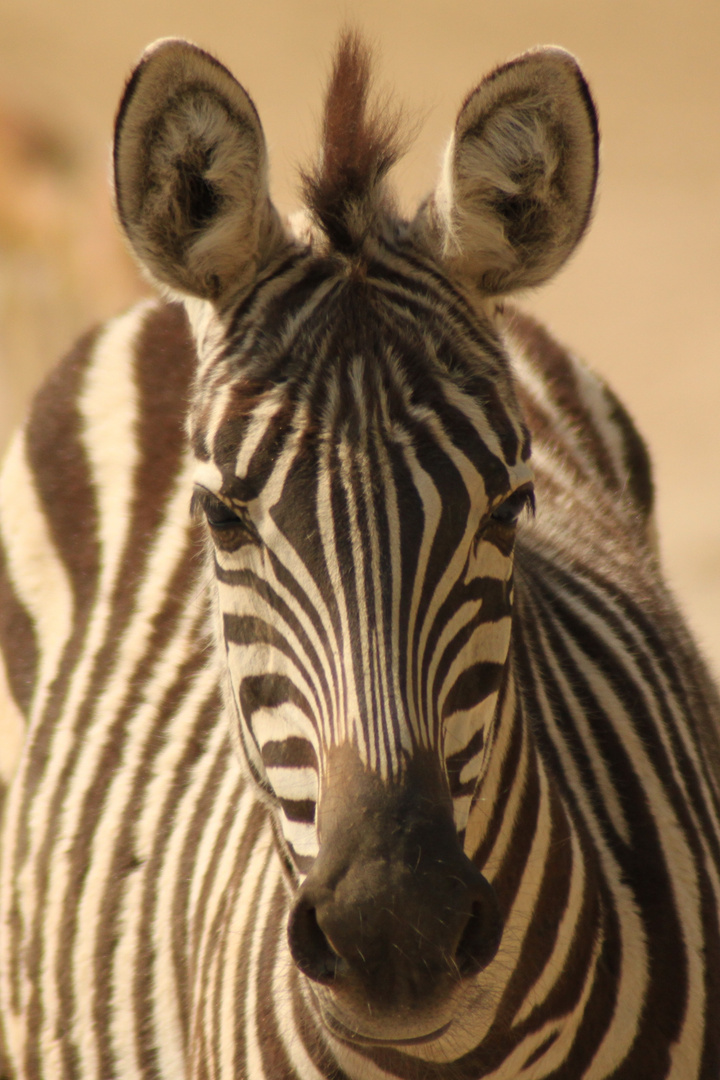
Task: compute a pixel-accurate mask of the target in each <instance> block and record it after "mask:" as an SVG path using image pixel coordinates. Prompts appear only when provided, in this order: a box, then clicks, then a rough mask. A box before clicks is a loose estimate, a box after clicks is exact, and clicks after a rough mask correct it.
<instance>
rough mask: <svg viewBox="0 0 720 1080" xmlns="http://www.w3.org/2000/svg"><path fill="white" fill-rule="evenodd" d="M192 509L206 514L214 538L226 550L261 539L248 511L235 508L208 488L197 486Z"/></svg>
mask: <svg viewBox="0 0 720 1080" xmlns="http://www.w3.org/2000/svg"><path fill="white" fill-rule="evenodd" d="M190 511H191V513H197V512H199V511H200V512H202V513H203V514H204V515H205V520H206V521H207V523H208V525H209V527H210V532H211V533H212V536H213V539H214V540H215V542H216V543H217V545H218V547H221V548H223V550H225V551H235V550H236V549H237V548H239V547H241V546H242V545H243V544H256V543H258V542H259V540H260V537H259V536H258V534H257V530H256V529H255V526H254V525H253V523H252V521H251V520H250V518H249V516H248V515H247V513H244V512H243V510H234V509H233V508H232V507H231V506H228V504H227V503H225V502H223V500H222V499H218V497H217V496H216V495H213V494H212V492H210V491H208V490H207V489H206V488H202V487H196V488H195V491H194V493H193V497H192V502H191V504H190Z"/></svg>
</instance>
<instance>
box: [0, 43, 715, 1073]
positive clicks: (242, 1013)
mask: <svg viewBox="0 0 720 1080" xmlns="http://www.w3.org/2000/svg"><path fill="white" fill-rule="evenodd" d="M370 89H371V80H370V53H369V50H368V49H367V47H366V46H365V45H364V43H363V42H362V40H361V39H360V38H359V36H358V35H356V34H354V33H350V32H349V33H346V34H345V35H343V37H342V39H341V41H340V44H339V47H338V50H337V53H336V56H335V60H334V67H333V72H332V75H331V78H330V82H329V88H328V91H327V97H326V105H325V113H324V120H323V131H322V140H321V153H320V157H319V163H318V164H317V165H316V166H315V167H314V168H312V169H308V170H306V171H305V172H304V173H303V178H302V187H303V196H304V207H305V209H304V211H303V212H302V213H301V214H300V215H298V216H297V217H296V218H294V219H293V221H292V222H291V223H286V222H284V221H283V220H281V217H280V215H279V213H278V211H277V210H276V208H275V206H274V205H273V203H272V201H271V199H270V195H269V187H268V174H267V167H268V166H267V150H266V145H265V140H264V136H263V131H262V126H261V123H260V119H259V117H258V113H257V111H256V109H255V106H254V105H253V103H252V101H251V99H250V98H249V96H248V95H247V93H246V92H245V90H244V89H243V88H242V87H241V86H240V84H239V83H238V82H236V80H235V79H234V77H233V76H232V75H231V74H230V72H229V71H228V70H227V69H226V68H224V67H223V66H222V65H221V64H220V63H219V62H218V61H217V60H216V59H214V58H213V57H212V56H211V55H209V54H208V53H206V52H204V51H203V50H201V49H199V48H198V47H197V46H194V45H191V44H189V43H187V42H184V41H181V40H178V39H164V40H162V41H160V42H158V43H156V44H155V45H154V46H152V47H151V48H150V49H149V50H148V51H147V52H146V53H145V54H144V56H143V58H142V59H141V61H140V63H139V65H138V67H137V68H136V69H135V71H134V73H133V74H132V76H131V78H130V80H129V82H128V84H127V87H126V90H125V93H124V96H123V98H122V101H121V104H120V107H119V112H118V117H117V123H116V129H115V142H114V164H115V191H116V203H117V211H118V217H119V220H120V223H121V226H122V228H123V230H124V232H125V235H126V237H127V239H128V240H129V243H130V245H131V247H132V248H133V250H134V251H135V253H136V255H137V256H138V258H139V260H140V263H141V264H142V266H143V267H144V268H145V269H146V271H147V272H148V274H149V275H150V276H151V278H152V279H153V280H154V281H155V282H156V283H157V284H158V286H159V287H160V290H161V298H160V299H157V300H152V301H150V300H149V301H144V302H143V303H141V304H140V305H139V306H138V307H136V308H134V309H133V310H131V311H130V312H128V313H126V314H124V315H121V316H119V317H118V318H116V319H114V320H111V321H109V322H108V323H106V324H105V325H103V326H101V327H99V328H96V329H95V330H92V331H90V332H89V333H88V334H87V335H86V336H85V337H84V338H83V339H82V340H81V341H80V342H79V343H78V345H77V346H76V347H75V349H74V350H73V351H72V352H71V353H70V354H69V355H68V356H67V357H66V359H65V360H64V361H63V362H62V363H61V365H60V366H59V367H58V368H57V369H56V370H55V371H54V373H52V374H51V375H50V377H49V379H48V380H47V382H46V383H45V385H44V386H43V387H42V388H41V390H40V391H39V393H38V395H37V397H36V399H35V402H34V405H33V407H32V410H31V413H30V415H29V417H28V420H27V422H26V424H25V426H24V428H23V429H22V431H21V432H20V433H19V434H18V436H17V437H16V439H15V441H14V442H13V444H12V445H11V448H10V451H9V454H8V457H7V461H6V464H5V467H4V470H3V473H2V480H1V484H0V538H1V541H2V543H1V545H0V644H1V645H2V656H3V664H2V666H1V667H0V679H1V680H2V687H0V689H2V693H3V699H4V704H3V715H2V722H3V733H4V734H3V739H2V747H3V750H2V757H1V758H0V766H1V768H2V778H3V781H4V807H3V823H2V850H1V859H2V866H1V874H0V1023H1V1025H2V1026H1V1030H2V1040H1V1043H0V1061H1V1062H2V1068H0V1075H2V1076H3V1077H7V1078H13V1080H20V1078H27V1080H29V1078H33V1080H35V1078H40V1077H52V1078H53V1080H55V1078H71V1077H77V1078H83V1080H89V1078H91V1077H92V1078H99V1080H110V1078H112V1077H123V1078H124V1080H125V1078H131V1077H138V1078H140V1077H142V1078H161V1077H172V1078H174V1080H176V1078H178V1077H187V1078H192V1080H205V1078H210V1077H212V1078H233V1080H238V1078H248V1080H290V1078H293V1080H300V1078H302V1080H322V1078H326V1080H329V1078H333V1080H389V1078H391V1077H398V1078H400V1077H402V1078H404V1080H415V1078H418V1080H419V1078H431V1077H433V1078H436V1080H440V1078H444V1077H446V1078H448V1080H450V1078H452V1080H457V1078H463V1080H477V1078H480V1077H483V1078H485V1077H487V1078H494V1080H501V1078H502V1080H511V1078H513V1080H515V1078H517V1080H520V1078H522V1080H538V1078H541V1077H553V1078H557V1080H560V1078H561V1077H562V1078H564V1080H581V1078H582V1080H600V1078H610V1077H614V1078H616V1080H619V1078H633V1080H661V1078H663V1080H671V1078H672V1080H700V1078H702V1080H717V1078H718V1077H719V1076H720V1023H718V1018H719V1017H720V926H719V912H720V903H719V899H720V813H719V808H720V807H719V804H720V792H719V786H718V784H719V782H718V777H719V776H720V771H719V769H718V763H719V759H720V749H719V745H718V744H719V730H720V726H719V718H720V706H719V703H718V697H717V694H716V691H715V689H714V687H713V684H712V680H711V679H710V677H709V675H708V673H707V671H706V669H705V667H704V665H703V662H702V660H701V659H700V657H699V655H698V652H697V650H696V648H695V646H694V644H693V642H692V641H691V639H690V637H689V635H688V633H687V631H686V630H685V628H684V625H683V623H682V620H681V618H680V616H679V615H678V613H677V611H676V608H675V605H674V603H673V601H672V599H671V598H670V597H669V595H668V592H667V590H666V588H665V586H664V584H663V581H662V576H661V572H660V567H659V558H658V552H657V544H656V539H655V531H654V524H653V483H652V473H651V466H650V462H649V458H648V454H647V451H646V449H645V446H644V443H643V441H642V439H641V437H640V436H639V434H638V433H637V430H636V428H635V426H634V424H633V422H632V420H631V418H630V417H629V415H628V413H627V412H626V411H625V409H624V407H623V406H622V404H621V403H620V402H619V401H618V399H617V398H616V397H615V396H614V394H613V393H612V391H611V390H610V389H609V388H608V387H607V386H606V385H605V384H604V383H603V382H602V381H601V380H600V379H599V378H598V377H597V376H596V375H594V374H593V373H592V372H591V371H590V370H589V369H588V368H586V367H585V366H584V365H583V364H582V363H581V362H580V361H579V360H578V359H577V358H576V357H575V356H574V355H573V354H572V353H570V352H568V351H567V350H566V349H564V348H563V347H561V346H560V345H558V344H557V343H556V342H555V340H554V339H553V338H552V337H551V336H550V335H549V333H548V332H547V331H546V330H545V329H543V328H542V327H541V326H540V325H539V324H537V323H536V322H534V321H533V320H532V319H531V318H529V317H528V316H525V315H523V314H521V313H520V312H519V311H517V310H516V309H515V308H513V307H511V306H510V303H509V299H508V298H509V297H511V296H512V294H513V293H515V292H517V291H519V290H523V289H525V288H528V287H531V286H536V285H539V284H541V283H542V282H544V281H546V280H547V279H548V278H550V277H551V276H552V275H553V274H554V273H555V272H556V271H557V270H558V269H559V268H560V267H561V266H562V265H563V264H564V263H565V262H566V261H567V259H568V258H569V256H570V255H571V254H572V252H573V251H574V250H575V248H576V247H577V244H578V243H579V241H580V239H581V237H582V236H583V234H584V232H585V230H586V228H587V225H588V222H589V219H590V215H591V210H592V206H593V201H594V194H595V187H596V177H597V164H598V126H597V119H596V113H595V107H594V104H593V101H592V98H591V95H590V91H589V89H588V86H587V84H586V81H585V79H584V77H583V75H582V73H581V71H580V69H579V67H578V65H577V63H576V61H575V60H574V59H573V58H572V57H571V56H570V55H569V54H568V53H566V52H564V51H562V50H560V49H558V48H554V47H553V48H542V49H536V50H533V51H530V52H528V53H525V54H523V55H521V56H519V57H518V58H516V59H514V60H511V61H509V62H508V63H506V64H504V65H502V66H500V67H498V68H497V69H495V70H494V71H493V72H492V73H491V74H490V75H488V76H487V77H486V78H485V79H484V80H483V81H482V82H481V83H480V84H479V86H478V87H477V88H476V89H475V90H473V91H472V92H471V93H470V94H469V95H468V97H467V98H466V100H465V102H464V103H463V105H462V107H461V109H460V111H459V114H458V117H457V121H456V125H455V128H454V131H453V133H452V136H451V139H450V142H449V145H448V149H447V153H446V155H445V159H444V165H443V168H442V174H441V178H440V180H439V183H438V187H437V189H436V191H435V192H434V193H433V194H432V195H431V196H430V197H429V198H428V199H427V200H426V202H424V203H423V204H422V205H421V206H420V207H419V209H418V210H417V213H416V214H415V216H414V217H413V218H411V219H406V218H405V217H403V216H402V214H401V213H400V211H399V209H398V208H397V205H396V203H395V202H394V200H393V197H392V193H391V190H390V187H389V181H388V173H389V172H390V169H391V167H392V166H393V164H394V163H395V162H396V160H397V159H398V157H399V156H400V154H401V153H402V152H403V150H404V149H405V142H404V135H403V129H402V125H401V124H400V121H399V120H398V118H397V116H396V115H395V114H393V113H391V112H389V111H388V110H387V109H384V110H383V109H382V108H379V107H377V106H374V105H373V104H372V101H371V99H370V97H369V95H370ZM186 414H187V420H186ZM531 439H532V456H531ZM189 505H191V513H188V507H189Z"/></svg>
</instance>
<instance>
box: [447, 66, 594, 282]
mask: <svg viewBox="0 0 720 1080" xmlns="http://www.w3.org/2000/svg"><path fill="white" fill-rule="evenodd" d="M597 171H598V125H597V116H596V113H595V107H594V105H593V101H592V98H591V96H590V91H589V90H588V87H587V83H586V82H585V79H584V78H583V75H582V73H581V71H580V68H579V67H578V65H577V63H576V61H575V60H574V58H573V57H572V56H571V55H570V54H569V53H567V52H565V51H564V50H563V49H556V48H544V49H537V50H534V51H532V52H528V53H525V54H524V55H522V56H520V57H518V58H517V59H515V60H511V61H510V62H509V63H507V64H505V65H503V66H502V67H499V68H498V69H497V70H496V71H494V72H492V73H491V74H490V75H489V76H488V77H487V78H486V79H485V80H484V81H483V82H482V83H481V84H480V85H479V86H478V87H477V89H476V90H474V91H473V92H472V93H471V94H470V96H469V97H468V98H467V100H466V101H465V103H464V105H463V107H462V109H461V110H460V113H459V115H458V118H457V123H456V125H455V131H454V134H453V136H452V138H451V141H450V145H449V147H448V150H447V156H446V159H445V168H444V173H443V178H442V180H441V183H440V185H439V187H438V190H437V192H436V194H435V197H434V199H433V200H432V201H431V203H430V205H429V207H428V209H427V211H426V214H427V215H428V216H429V218H430V221H431V222H432V230H433V232H434V233H435V236H436V239H438V240H439V242H440V245H441V249H442V254H443V256H444V257H445V259H447V260H448V261H449V262H451V263H452V264H454V265H455V268H456V269H457V270H458V271H460V272H461V273H463V274H465V275H467V276H469V277H471V278H472V279H473V280H474V281H475V282H476V283H477V284H478V285H479V286H480V287H481V288H482V289H483V291H485V292H486V293H488V294H491V295H492V294H498V293H504V292H508V291H510V290H512V289H518V288H524V287H527V286H532V285H538V284H540V283H541V282H543V281H546V280H547V279H548V278H549V277H550V276H551V275H552V274H554V273H555V272H556V271H557V270H559V268H560V267H561V266H562V264H563V263H564V262H565V260H566V259H567V258H568V257H569V255H570V254H571V253H572V251H573V250H574V248H575V247H576V245H577V244H578V242H579V240H580V238H581V237H582V235H583V233H584V231H585V229H586V227H587V224H588V221H589V219H590V213H591V209H592V203H593V197H594V194H595V183H596V180H597ZM426 223H427V222H426Z"/></svg>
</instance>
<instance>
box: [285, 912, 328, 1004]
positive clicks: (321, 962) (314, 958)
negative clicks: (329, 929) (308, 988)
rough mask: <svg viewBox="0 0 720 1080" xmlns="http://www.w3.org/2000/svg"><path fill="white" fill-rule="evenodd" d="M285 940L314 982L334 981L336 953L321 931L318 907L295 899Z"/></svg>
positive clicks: (295, 959) (294, 956)
mask: <svg viewBox="0 0 720 1080" xmlns="http://www.w3.org/2000/svg"><path fill="white" fill-rule="evenodd" d="M288 942H289V945H290V952H291V953H292V957H293V960H294V961H295V963H296V964H297V966H298V967H299V968H300V970H301V971H302V972H303V974H305V975H307V977H308V978H309V979H312V980H313V982H318V983H324V984H325V985H328V984H329V983H332V982H334V981H335V976H336V974H337V965H338V961H339V959H340V958H339V957H338V955H337V953H336V952H335V951H334V950H333V948H332V947H331V945H330V943H329V941H328V939H327V938H326V936H325V934H324V933H323V931H322V929H321V927H320V925H319V923H318V920H317V911H316V909H315V908H314V907H313V906H312V904H309V903H307V902H304V901H302V900H301V901H300V902H299V903H297V904H296V905H295V907H294V909H293V912H292V914H291V916H290V921H289V923H288Z"/></svg>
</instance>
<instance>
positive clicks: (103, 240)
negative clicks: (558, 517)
mask: <svg viewBox="0 0 720 1080" xmlns="http://www.w3.org/2000/svg"><path fill="white" fill-rule="evenodd" d="M347 21H350V22H352V23H355V24H356V25H359V26H361V27H364V28H365V29H366V31H367V32H368V34H369V35H370V36H371V38H372V39H373V40H375V41H376V43H377V45H378V50H379V55H380V63H379V68H380V73H381V79H382V80H383V81H385V82H386V83H387V84H389V85H390V86H393V87H394V88H395V90H396V91H397V93H398V95H399V97H400V98H401V99H403V100H404V101H406V102H407V104H408V105H409V106H410V107H411V109H415V108H417V109H418V111H419V114H420V115H422V116H423V117H424V125H423V128H422V132H421V134H420V136H419V138H418V139H417V141H416V143H415V146H414V148H413V150H412V151H411V153H410V154H409V156H408V158H407V159H406V161H405V162H403V164H402V166H401V167H400V168H399V170H398V174H397V180H398V185H399V187H400V190H401V192H402V196H403V199H404V201H405V202H406V203H407V204H408V205H411V204H412V203H413V202H414V201H416V200H417V198H419V197H420V196H422V195H423V194H424V193H425V192H426V191H427V190H429V189H430V187H431V186H432V185H433V184H434V181H435V176H436V172H437V163H438V158H439V153H440V149H441V147H442V145H443V143H444V140H445V139H446V137H447V135H448V134H449V131H450V127H451V125H452V123H453V120H454V116H455V113H456V111H457V109H458V107H459V105H460V103H461V101H462V99H463V98H464V96H465V94H466V93H467V91H468V90H469V89H470V88H471V87H472V86H473V85H474V84H475V83H476V82H477V81H478V80H479V78H480V77H481V76H482V75H483V73H484V72H486V71H487V70H488V69H489V68H490V67H491V66H492V65H494V64H496V63H497V62H499V61H502V60H504V59H506V58H507V57H509V56H511V55H513V54H515V53H518V52H521V51H523V50H525V49H527V48H529V47H531V46H533V45H536V44H540V43H556V44H561V45H564V46H565V47H566V48H568V49H570V50H572V51H573V52H574V53H575V54H576V55H577V56H578V57H579V58H580V60H581V62H582V64H583V66H584V69H585V71H586V74H587V76H588V78H589V80H590V82H591V85H592V88H593V92H594V95H595V98H596V101H597V103H598V106H599V111H600V118H601V125H602V130H603V138H604V143H603V171H602V179H601V195H600V201H599V206H598V210H597V213H596V218H595V222H594V224H593V226H592V230H591V232H590V235H589V236H588V238H587V239H586V241H585V242H584V244H583V247H582V249H581V251H580V253H579V254H578V255H577V256H576V258H575V259H574V260H573V262H572V263H571V265H570V266H569V267H568V268H567V269H566V270H565V271H564V272H563V273H562V274H561V275H560V277H559V279H558V280H557V281H555V282H554V283H553V284H551V285H550V286H548V287H547V288H546V289H544V290H543V291H541V292H538V293H537V295H533V296H530V297H527V298H526V300H525V304H526V306H527V307H529V308H530V309H531V310H533V311H535V312H536V313H538V314H539V315H540V316H541V317H543V318H544V319H545V320H546V322H547V323H548V324H549V325H550V326H551V328H552V329H553V330H554V332H555V333H556V334H557V335H558V336H559V337H560V338H561V339H562V340H563V341H565V342H566V343H569V344H571V345H572V347H573V348H574V349H576V350H577V351H578V352H579V353H580V354H581V355H583V356H584V357H585V358H586V359H587V360H588V361H589V362H590V363H591V364H592V365H593V366H594V367H595V368H597V369H598V370H599V371H601V372H602V373H603V374H605V376H606V377H607V378H608V379H609V380H610V381H611V383H612V384H613V386H614V387H615V389H616V390H617V391H618V392H619V393H620V395H621V396H622V397H623V399H624V400H625V402H626V403H627V404H628V405H629V407H630V408H631V410H632V412H633V413H634V415H635V417H636V419H637V421H638V423H639V426H640V428H641V430H642V431H643V433H644V434H645V436H646V438H647V440H648V442H649V444H650V446H651V449H652V453H653V457H654V460H655V464H656V476H657V484H658V488H659V518H660V535H661V544H662V551H663V556H664V561H665V566H666V569H667V573H668V576H669V578H670V580H671V582H672V585H673V587H674V588H675V590H676V592H677V594H678V596H679V598H680V600H681V603H682V606H683V607H684V609H685V610H686V612H687V615H688V618H689V619H690V622H691V624H692V626H693V627H694V629H695V631H696V633H697V636H698V637H699V639H700V640H701V642H702V644H703V647H704V649H705V652H706V655H707V656H708V657H709V659H710V661H711V663H712V664H713V666H714V668H715V670H716V672H718V673H720V482H719V481H718V449H719V448H720V433H719V431H718V414H719V412H720V363H719V362H718V343H719V342H720V329H719V328H718V325H717V321H716V312H717V307H718V295H719V293H720V290H719V286H720V211H719V209H718V208H719V206H720V80H719V78H718V68H717V55H718V47H719V46H720V4H718V2H717V0H706V2H693V0H685V2H684V3H682V4H681V3H680V2H679V0H674V2H668V0H654V2H653V3H650V2H649V0H596V2H593V3H578V2H577V0H565V2H562V0H522V2H519V0H517V2H516V0H506V2H504V3H502V4H500V3H493V2H483V0H357V2H352V0H346V2H343V3H338V2H333V0H262V2H259V0H257V2H255V3H238V2H234V3H229V2H227V0H207V2H205V3H199V2H198V0H193V2H189V0H174V2H173V3H169V2H164V0H122V3H119V2H118V3H115V4H106V3H102V2H100V3H98V0H63V3H57V2H56V0H1V2H0V109H2V110H4V114H3V115H5V116H6V117H9V118H10V120H9V122H8V123H7V124H6V132H5V148H6V153H5V160H4V162H3V161H0V288H4V291H5V298H4V300H3V299H0V443H4V441H5V440H6V438H7V434H8V431H9V428H10V426H11V425H12V424H13V423H15V422H16V421H17V419H18V417H19V415H20V414H21V411H22V409H23V407H24V403H25V400H26V398H27V395H28V394H29V393H30V391H31V389H32V386H33V385H34V384H35V383H36V382H37V381H38V380H39V378H40V377H41V373H42V371H43V370H44V368H45V367H46V366H47V365H49V364H50V363H51V362H52V361H53V359H54V358H55V356H56V354H57V352H58V351H60V350H62V349H63V348H65V347H67V345H68V344H69V343H70V341H71V340H72V338H73V337H74V335H75V334H76V333H77V332H78V331H79V330H80V329H82V327H83V325H84V324H85V323H86V322H87V321H88V320H89V319H91V318H96V317H102V316H105V315H107V314H110V313H111V312H112V311H113V310H116V309H119V308H120V307H121V306H122V305H123V304H125V303H127V302H128V301H129V300H130V299H132V297H133V296H134V295H136V294H137V292H138V289H139V286H138V283H137V280H136V278H135V277H134V275H133V272H132V270H131V268H130V267H129V264H128V263H127V262H126V261H125V260H124V259H123V256H122V254H121V253H120V252H119V248H118V245H117V243H116V240H115V239H114V233H113V226H112V221H111V216H110V213H109V210H108V206H109V202H108V200H107V199H106V195H105V187H104V178H103V172H104V171H105V168H106V157H107V145H108V140H109V136H110V131H111V126H112V119H113V112H114V108H115V105H116V102H117V99H118V95H119V93H120V90H121V87H122V84H123V80H124V78H125V77H126V75H127V73H128V69H129V68H130V66H131V65H132V63H133V60H134V59H135V57H136V56H137V55H138V54H139V52H140V51H141V50H142V48H143V47H144V45H145V44H147V43H148V42H150V41H152V40H153V39H155V38H157V37H160V36H166V35H181V36H186V37H190V38H192V39H194V40H195V41H197V42H198V43H200V44H202V45H204V46H205V47H207V48H209V49H211V50H212V51H214V52H215V53H217V54H218V55H219V56H220V57H221V58H222V59H223V60H224V61H225V63H227V64H228V66H230V67H231V68H232V69H233V70H234V71H235V73H236V74H237V76H238V78H239V79H240V80H241V81H242V82H243V83H244V85H245V86H246V87H247V88H248V89H249V91H250V93H251V94H252V96H253V98H254V100H255V102H256V104H257V106H258V108H259V111H260V114H261V117H262V119H263V123H264V125H265V129H266V132H267V136H268V141H269V145H270V150H271V155H272V164H273V186H274V191H275V195H276V199H277V201H278V203H279V204H280V206H281V207H283V208H285V209H290V208H291V207H292V206H293V204H294V194H293V192H294V187H295V182H296V180H295V177H296V172H295V170H296V165H297V164H298V163H299V162H302V161H305V160H307V159H308V156H309V155H310V154H311V153H312V151H313V148H314V134H315V128H316V118H317V115H318V111H319V101H320V94H321V88H322V85H323V83H324V78H325V75H326V72H327V67H328V57H329V54H330V51H331V47H332V42H333V40H334V39H335V37H336V35H337V31H338V28H339V27H340V26H341V25H342V24H343V23H345V22H347ZM18 118H20V120H18ZM28 118H30V127H32V126H33V125H34V124H35V123H37V124H38V125H39V126H38V131H39V132H40V133H41V134H40V135H39V136H38V138H37V139H34V137H33V138H30V139H29V142H28V139H27V138H26V136H25V134H23V132H24V129H23V126H22V125H23V124H24V123H25V122H26V121H27V119H28ZM18 130H19V131H20V135H18ZM47 132H51V133H53V136H52V138H55V137H56V138H57V139H58V140H59V141H58V144H57V146H56V147H55V148H53V146H54V144H53V145H50V146H49V147H48V141H47V138H46V135H47ZM43 133H44V134H43ZM2 138H3V130H2V115H0V149H2ZM52 138H51V139H50V143H51V144H52ZM23 139H25V142H23ZM43 139H44V140H45V141H44V142H43ZM18 140H19V141H18ZM38 146H40V149H39V150H38ZM8 147H9V149H8ZM58 147H59V148H60V149H58ZM63 148H69V149H67V154H66V153H65V149H63ZM33 154H35V157H33ZM15 158H17V160H18V162H19V163H20V164H19V166H18V169H17V170H15V172H13V162H14V160H15ZM38 161H40V164H39V165H38ZM3 169H4V170H5V171H4V172H3ZM58 177H60V179H59V180H58ZM48 178H49V179H48ZM53 178H54V179H53ZM58 268H60V269H58Z"/></svg>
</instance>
